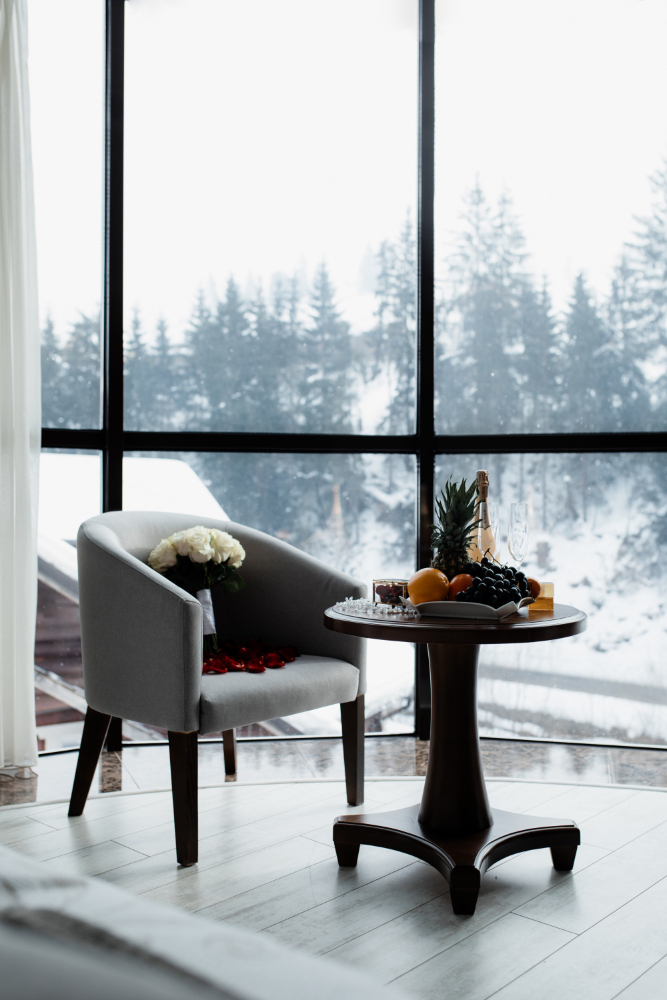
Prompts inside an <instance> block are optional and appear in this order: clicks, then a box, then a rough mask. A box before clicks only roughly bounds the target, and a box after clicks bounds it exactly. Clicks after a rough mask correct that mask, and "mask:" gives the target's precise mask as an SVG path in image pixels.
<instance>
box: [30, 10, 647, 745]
mask: <svg viewBox="0 0 667 1000" xmlns="http://www.w3.org/2000/svg"><path fill="white" fill-rule="evenodd" d="M124 45H125V0H106V63H105V157H104V168H105V187H104V278H103V285H104V287H103V303H104V307H103V330H102V337H103V344H104V349H103V356H102V387H103V394H102V421H101V422H102V426H101V428H100V429H99V430H75V429H67V428H50V427H45V428H43V429H42V447H43V448H62V449H80V450H89V449H90V450H95V451H99V452H100V453H101V455H102V509H103V511H110V510H121V509H122V502H123V455H124V453H125V452H136V451H154V452H155V451H163V452H164V451H166V452H169V451H174V452H187V451H198V452H220V453H225V452H265V453H274V454H276V453H281V452H282V453H285V452H288V453H302V454H303V453H316V454H317V453H319V454H332V453H347V454H359V453H374V454H392V453H393V454H404V455H414V456H415V458H416V462H417V478H418V482H417V511H416V521H417V552H416V559H417V565H421V566H425V565H428V563H429V561H430V558H431V546H430V537H431V532H430V525H431V523H432V521H433V497H434V485H435V484H434V466H435V460H436V456H437V455H440V454H468V453H470V454H479V453H484V454H509V453H524V454H529V453H536V454H543V453H554V452H571V453H585V452H589V453H591V452H665V451H667V433H666V432H633V433H623V432H613V433H590V434H589V433H568V434H548V433H547V434H544V433H536V434H489V435H486V434H472V435H452V434H436V433H435V385H434V348H435V342H434V266H435V261H434V194H435V0H419V107H418V115H419V138H418V147H419V148H418V203H417V379H416V430H415V433H414V434H405V435H391V436H384V435H356V434H299V433H293V434H272V433H245V432H243V431H229V432H226V431H223V432H210V431H201V432H192V431H185V432H180V431H167V432H165V431H126V430H125V429H124V427H123V122H124V96H125V95H124V58H125V55H124ZM429 732H430V681H429V672H428V653H427V647H426V646H425V645H423V644H422V645H418V646H417V653H416V667H415V731H414V733H415V735H416V736H417V737H418V738H419V739H428V738H429Z"/></svg>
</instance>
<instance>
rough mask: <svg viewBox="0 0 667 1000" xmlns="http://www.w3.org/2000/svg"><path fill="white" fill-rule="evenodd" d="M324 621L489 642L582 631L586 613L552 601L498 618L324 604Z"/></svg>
mask: <svg viewBox="0 0 667 1000" xmlns="http://www.w3.org/2000/svg"><path fill="white" fill-rule="evenodd" d="M324 624H325V626H326V627H327V628H328V629H331V630H332V631H333V632H344V633H346V634H347V635H358V636H362V637H363V638H365V639H393V640H397V641H398V642H442V643H460V644H462V645H466V644H474V645H477V644H483V645H491V644H498V643H505V642H543V641H545V640H546V639H563V638H565V637H566V636H569V635H577V634H578V633H579V632H585V631H586V615H585V614H584V612H583V611H578V610H577V608H571V607H569V605H567V604H555V605H554V609H553V611H535V612H533V613H532V614H531V615H529V614H528V609H527V608H522V609H521V610H520V611H518V612H517V613H516V614H514V615H508V617H507V618H503V619H502V620H501V621H487V620H482V619H479V620H478V619H474V618H459V619H457V618H427V617H426V616H425V615H422V616H421V617H420V618H414V617H413V616H411V615H405V614H392V615H391V616H389V615H382V616H381V615H380V614H379V613H378V614H377V615H374V614H373V612H372V611H370V612H369V611H359V612H357V611H334V609H333V608H327V610H326V611H325V612H324Z"/></svg>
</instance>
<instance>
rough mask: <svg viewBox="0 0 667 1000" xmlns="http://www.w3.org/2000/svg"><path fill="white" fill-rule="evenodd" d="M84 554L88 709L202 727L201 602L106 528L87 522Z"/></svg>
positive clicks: (80, 541) (81, 543)
mask: <svg viewBox="0 0 667 1000" xmlns="http://www.w3.org/2000/svg"><path fill="white" fill-rule="evenodd" d="M77 552H78V561H79V602H80V604H79V606H80V615H81V647H82V654H83V677H84V687H85V691H86V700H87V702H88V704H89V705H90V706H91V707H92V708H94V709H96V710H97V711H98V712H104V713H106V714H108V715H115V716H118V717H120V718H122V719H133V720H134V721H136V722H143V723H145V724H147V725H153V726H160V727H162V728H164V729H170V730H174V731H179V732H189V731H192V730H195V729H198V728H199V699H200V691H201V672H202V609H201V605H200V604H199V601H197V599H196V598H194V597H192V596H190V594H188V593H186V591H184V590H181V588H180V587H177V586H176V585H175V584H173V583H171V582H170V581H169V580H166V579H165V578H164V577H163V576H161V575H160V574H159V573H156V572H155V571H154V570H152V569H151V568H150V567H149V566H147V565H146V564H144V563H143V562H141V561H140V560H139V559H137V558H135V556H132V555H130V554H129V553H128V552H126V551H125V550H124V549H123V548H122V546H121V545H120V542H119V540H118V538H117V536H116V535H115V534H114V532H113V531H112V530H111V529H110V528H108V527H107V526H105V525H103V524H99V523H96V522H94V521H86V522H84V524H82V525H81V527H80V529H79V534H78V538H77Z"/></svg>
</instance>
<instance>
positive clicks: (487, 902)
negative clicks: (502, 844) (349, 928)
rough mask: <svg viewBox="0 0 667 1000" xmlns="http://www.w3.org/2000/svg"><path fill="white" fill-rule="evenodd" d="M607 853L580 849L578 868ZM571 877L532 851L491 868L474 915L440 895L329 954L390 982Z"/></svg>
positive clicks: (543, 854)
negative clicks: (458, 911) (465, 913)
mask: <svg viewBox="0 0 667 1000" xmlns="http://www.w3.org/2000/svg"><path fill="white" fill-rule="evenodd" d="M603 855H604V852H603V851H601V850H600V849H599V848H594V847H584V848H582V849H580V850H579V851H578V852H577V859H576V863H575V869H574V870H575V872H577V871H581V870H583V869H584V868H586V867H588V866H589V865H592V864H594V863H595V862H596V861H597V860H599V858H600V856H603ZM360 857H361V855H360ZM571 877H572V875H571V874H570V873H569V872H567V873H561V872H557V871H555V870H554V868H553V866H552V864H551V857H550V854H549V851H547V850H542V851H528V852H527V853H526V854H520V855H517V856H515V857H513V858H510V859H509V860H508V861H507V862H506V863H505V864H502V865H498V866H496V867H494V868H492V869H491V870H490V871H489V872H488V873H487V875H486V876H485V878H484V880H483V881H482V888H481V891H480V895H479V901H478V904H477V909H476V911H475V913H474V915H473V916H472V917H465V918H461V917H460V916H457V915H456V914H455V913H453V912H452V906H451V903H450V900H449V895H446V896H440V897H438V898H437V899H434V900H431V901H430V902H428V903H424V904H423V905H422V906H419V907H416V908H415V909H413V910H411V911H409V912H408V913H405V914H403V915H402V916H400V917H397V918H396V919H394V920H392V921H390V922H389V923H386V924H383V925H382V926H380V927H377V928H375V929H374V930H370V931H367V932H366V933H364V934H361V935H360V936H359V937H357V938H356V939H355V940H354V941H351V942H349V943H347V944H345V945H344V946H343V947H340V948H337V949H335V950H334V951H331V952H330V953H329V957H330V958H334V959H337V960H338V961H340V962H345V963H347V964H350V965H353V966H355V967H358V968H361V969H364V970H365V971H366V972H369V973H370V974H372V975H374V976H376V977H377V978H378V979H379V980H380V981H381V982H383V983H389V982H391V981H392V980H393V979H396V978H397V977H398V976H401V975H403V974H404V973H406V972H408V971H409V970H410V969H412V968H414V967H415V966H417V965H421V964H422V963H424V962H426V961H428V960H429V959H431V958H433V957H434V956H435V955H438V954H439V953H440V952H442V951H444V950H445V949H446V948H449V947H451V946H452V945H454V944H456V943H457V942H458V941H462V940H463V939H464V938H466V937H469V936H470V935H471V934H476V933H477V932H478V931H479V930H481V928H483V927H486V926H487V925H488V924H491V923H493V922H494V921H496V920H499V919H500V918H501V917H504V916H505V915H506V914H508V913H510V912H511V911H512V910H513V909H515V908H516V907H517V906H520V905H521V904H522V903H524V902H526V900H528V899H531V898H532V897H533V896H535V895H538V894H539V893H541V892H544V891H545V890H547V889H549V888H551V887H552V886H554V885H557V884H558V883H559V882H561V881H563V880H565V879H569V878H571Z"/></svg>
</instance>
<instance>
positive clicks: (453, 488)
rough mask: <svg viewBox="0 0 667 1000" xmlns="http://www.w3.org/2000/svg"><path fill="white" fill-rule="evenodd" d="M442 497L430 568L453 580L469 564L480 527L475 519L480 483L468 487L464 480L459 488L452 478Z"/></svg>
mask: <svg viewBox="0 0 667 1000" xmlns="http://www.w3.org/2000/svg"><path fill="white" fill-rule="evenodd" d="M440 496H441V498H442V499H440V500H437V499H436V501H435V508H436V514H437V517H438V524H433V525H431V531H432V535H431V545H432V547H433V549H435V555H434V557H433V559H432V560H431V566H434V567H435V568H436V569H439V570H441V571H442V572H443V573H444V574H445V575H446V576H448V577H449V579H450V580H451V579H452V577H453V576H456V574H457V573H461V572H462V571H463V568H464V567H465V566H466V565H467V564H468V562H469V561H470V560H469V558H468V546H469V545H470V542H471V541H472V538H473V536H474V534H475V529H476V528H477V525H478V524H479V520H478V519H475V505H476V502H477V480H473V482H472V483H471V484H470V486H467V485H466V481H465V479H463V480H462V481H461V483H460V484H457V483H454V482H452V479H451V478H450V479H449V480H448V481H447V482H446V483H445V488H444V490H441V491H440Z"/></svg>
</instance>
